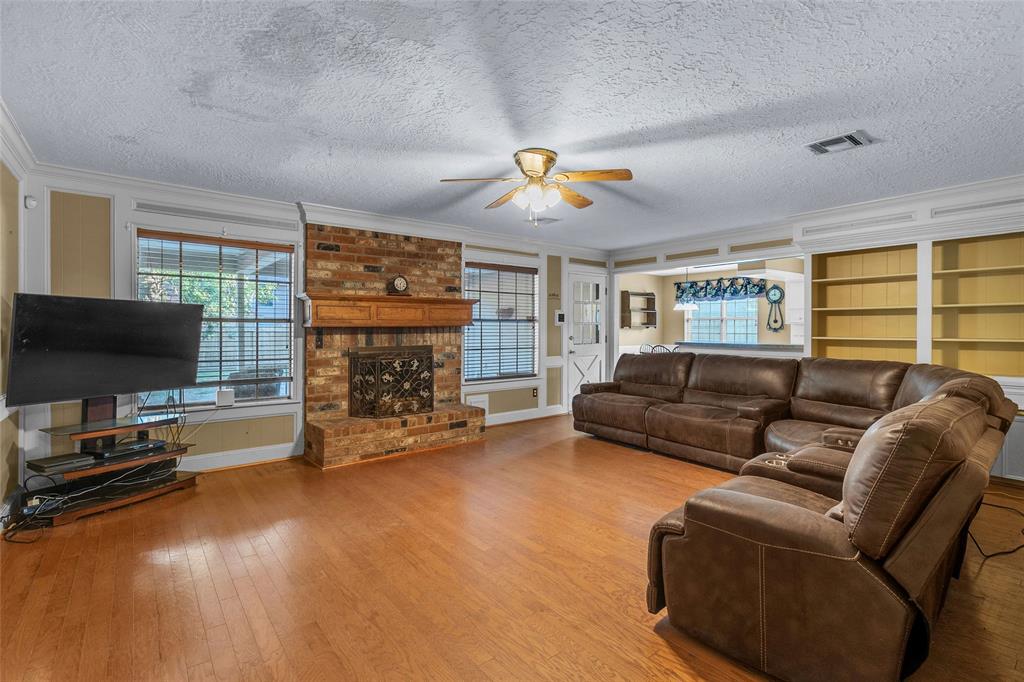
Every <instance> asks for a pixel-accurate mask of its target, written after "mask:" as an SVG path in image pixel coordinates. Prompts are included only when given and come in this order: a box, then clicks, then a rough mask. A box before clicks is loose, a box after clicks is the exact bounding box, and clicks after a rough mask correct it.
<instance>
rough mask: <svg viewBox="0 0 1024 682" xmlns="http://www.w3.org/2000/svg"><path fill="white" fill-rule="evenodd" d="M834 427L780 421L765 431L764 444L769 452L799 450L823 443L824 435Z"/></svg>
mask: <svg viewBox="0 0 1024 682" xmlns="http://www.w3.org/2000/svg"><path fill="white" fill-rule="evenodd" d="M834 426H835V424H825V423H823V422H808V421H804V420H802V419H780V420H778V421H774V422H772V423H771V424H769V425H768V428H766V429H765V430H764V444H765V447H766V448H767V450H768V451H769V452H790V451H792V450H798V449H800V448H802V447H803V446H805V445H811V444H814V443H821V436H822V434H823V433H825V431H826V430H827V429H831V428H832V427H834Z"/></svg>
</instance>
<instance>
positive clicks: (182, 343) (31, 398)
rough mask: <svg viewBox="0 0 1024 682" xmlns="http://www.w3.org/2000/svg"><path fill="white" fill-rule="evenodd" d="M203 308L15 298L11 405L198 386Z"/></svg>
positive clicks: (31, 296)
mask: <svg viewBox="0 0 1024 682" xmlns="http://www.w3.org/2000/svg"><path fill="white" fill-rule="evenodd" d="M202 317H203V306H201V305H185V304H180V303H148V302H143V301H118V300H111V299H102V298H78V297H73V296H42V295H38V294H15V296H14V312H13V319H12V320H11V339H10V350H11V353H10V361H9V364H8V370H7V405H8V406H15V405H31V404H34V403H51V402H58V401H63V400H79V399H84V398H97V397H102V396H110V395H118V394H124V393H140V392H144V391H154V390H158V389H167V388H179V387H182V386H193V385H195V383H196V369H197V366H198V362H199V334H200V330H201V327H202Z"/></svg>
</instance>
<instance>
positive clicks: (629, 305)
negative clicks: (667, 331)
mask: <svg viewBox="0 0 1024 682" xmlns="http://www.w3.org/2000/svg"><path fill="white" fill-rule="evenodd" d="M657 303H658V297H657V295H656V294H655V293H654V292H652V291H623V292H622V294H621V299H620V301H619V311H620V312H619V327H621V328H622V329H650V328H652V327H657V326H658V305H657Z"/></svg>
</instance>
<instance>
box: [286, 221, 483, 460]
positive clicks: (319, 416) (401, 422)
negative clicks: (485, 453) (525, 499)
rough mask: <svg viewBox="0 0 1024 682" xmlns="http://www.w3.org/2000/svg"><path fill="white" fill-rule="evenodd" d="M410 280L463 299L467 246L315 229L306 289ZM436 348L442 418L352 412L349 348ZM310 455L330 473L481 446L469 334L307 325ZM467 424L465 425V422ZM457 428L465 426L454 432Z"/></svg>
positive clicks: (418, 287) (428, 291) (368, 288)
mask: <svg viewBox="0 0 1024 682" xmlns="http://www.w3.org/2000/svg"><path fill="white" fill-rule="evenodd" d="M398 274H403V275H405V276H406V277H407V278H408V279H409V282H410V289H411V290H412V293H413V294H414V295H416V296H431V297H439V298H447V297H451V298H461V297H462V247H461V245H460V244H459V243H458V242H448V241H441V240H436V239H425V238H422V237H411V236H405V235H395V234H386V233H382V232H372V231H368V230H355V229H351V228H346V227H334V226H330V225H314V224H309V225H307V226H306V291H307V292H308V293H310V294H328V295H331V294H334V295H359V294H364V295H367V296H380V295H383V294H385V293H386V290H387V282H388V280H390V279H391V278H392V277H394V276H395V275H398ZM420 345H429V346H431V347H432V354H433V360H434V412H430V413H425V414H418V415H410V416H409V417H406V418H403V419H358V418H353V417H350V416H349V413H348V407H349V403H348V390H349V357H348V356H349V351H350V349H355V348H372V347H377V348H380V347H397V346H420ZM305 351H306V352H305V358H306V382H305V394H306V451H305V454H306V458H307V459H308V460H310V461H311V462H313V463H315V464H316V465H317V466H320V467H323V468H327V467H331V466H338V465H341V464H348V463H353V462H359V461H365V460H368V459H374V458H377V457H386V456H389V455H393V454H397V453H400V452H415V451H417V450H426V449H433V448H437V447H441V446H443V445H455V444H458V443H465V442H469V441H472V440H477V439H479V438H481V437H482V434H483V430H484V413H483V410H481V409H479V408H475V407H470V406H468V405H463V404H461V403H459V394H460V387H461V381H462V328H461V327H435V328H416V329H405V328H396V329H379V328H378V329H327V328H325V329H307V330H306V338H305ZM462 422H465V424H464V425H461V423H462ZM452 424H458V426H455V427H452V426H451V425H452Z"/></svg>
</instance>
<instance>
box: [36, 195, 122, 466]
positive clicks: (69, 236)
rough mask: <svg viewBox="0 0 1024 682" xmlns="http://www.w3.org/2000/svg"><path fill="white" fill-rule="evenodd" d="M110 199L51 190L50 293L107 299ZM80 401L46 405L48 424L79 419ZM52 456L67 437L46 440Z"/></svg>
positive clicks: (67, 444)
mask: <svg viewBox="0 0 1024 682" xmlns="http://www.w3.org/2000/svg"><path fill="white" fill-rule="evenodd" d="M110 211H111V206H110V199H109V198H107V197H94V196H86V195H83V194H71V193H70V192H52V193H51V194H50V291H51V293H53V294H54V295H60V296H89V297H92V298H110V293H111V289H112V287H111V281H110V260H111V254H112V253H113V246H112V244H111V235H110V221H111V214H110ZM81 417H82V407H81V403H79V402H69V403H60V404H56V403H55V404H53V405H51V406H50V425H51V426H67V425H70V424H75V423H77V422H79V421H81ZM50 449H51V451H52V453H53V454H54V455H60V454H64V453H67V452H71V451H72V450H73V449H74V446H73V444H72V442H71V440H70V439H68V438H67V437H60V438H56V437H53V438H51V439H50Z"/></svg>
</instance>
